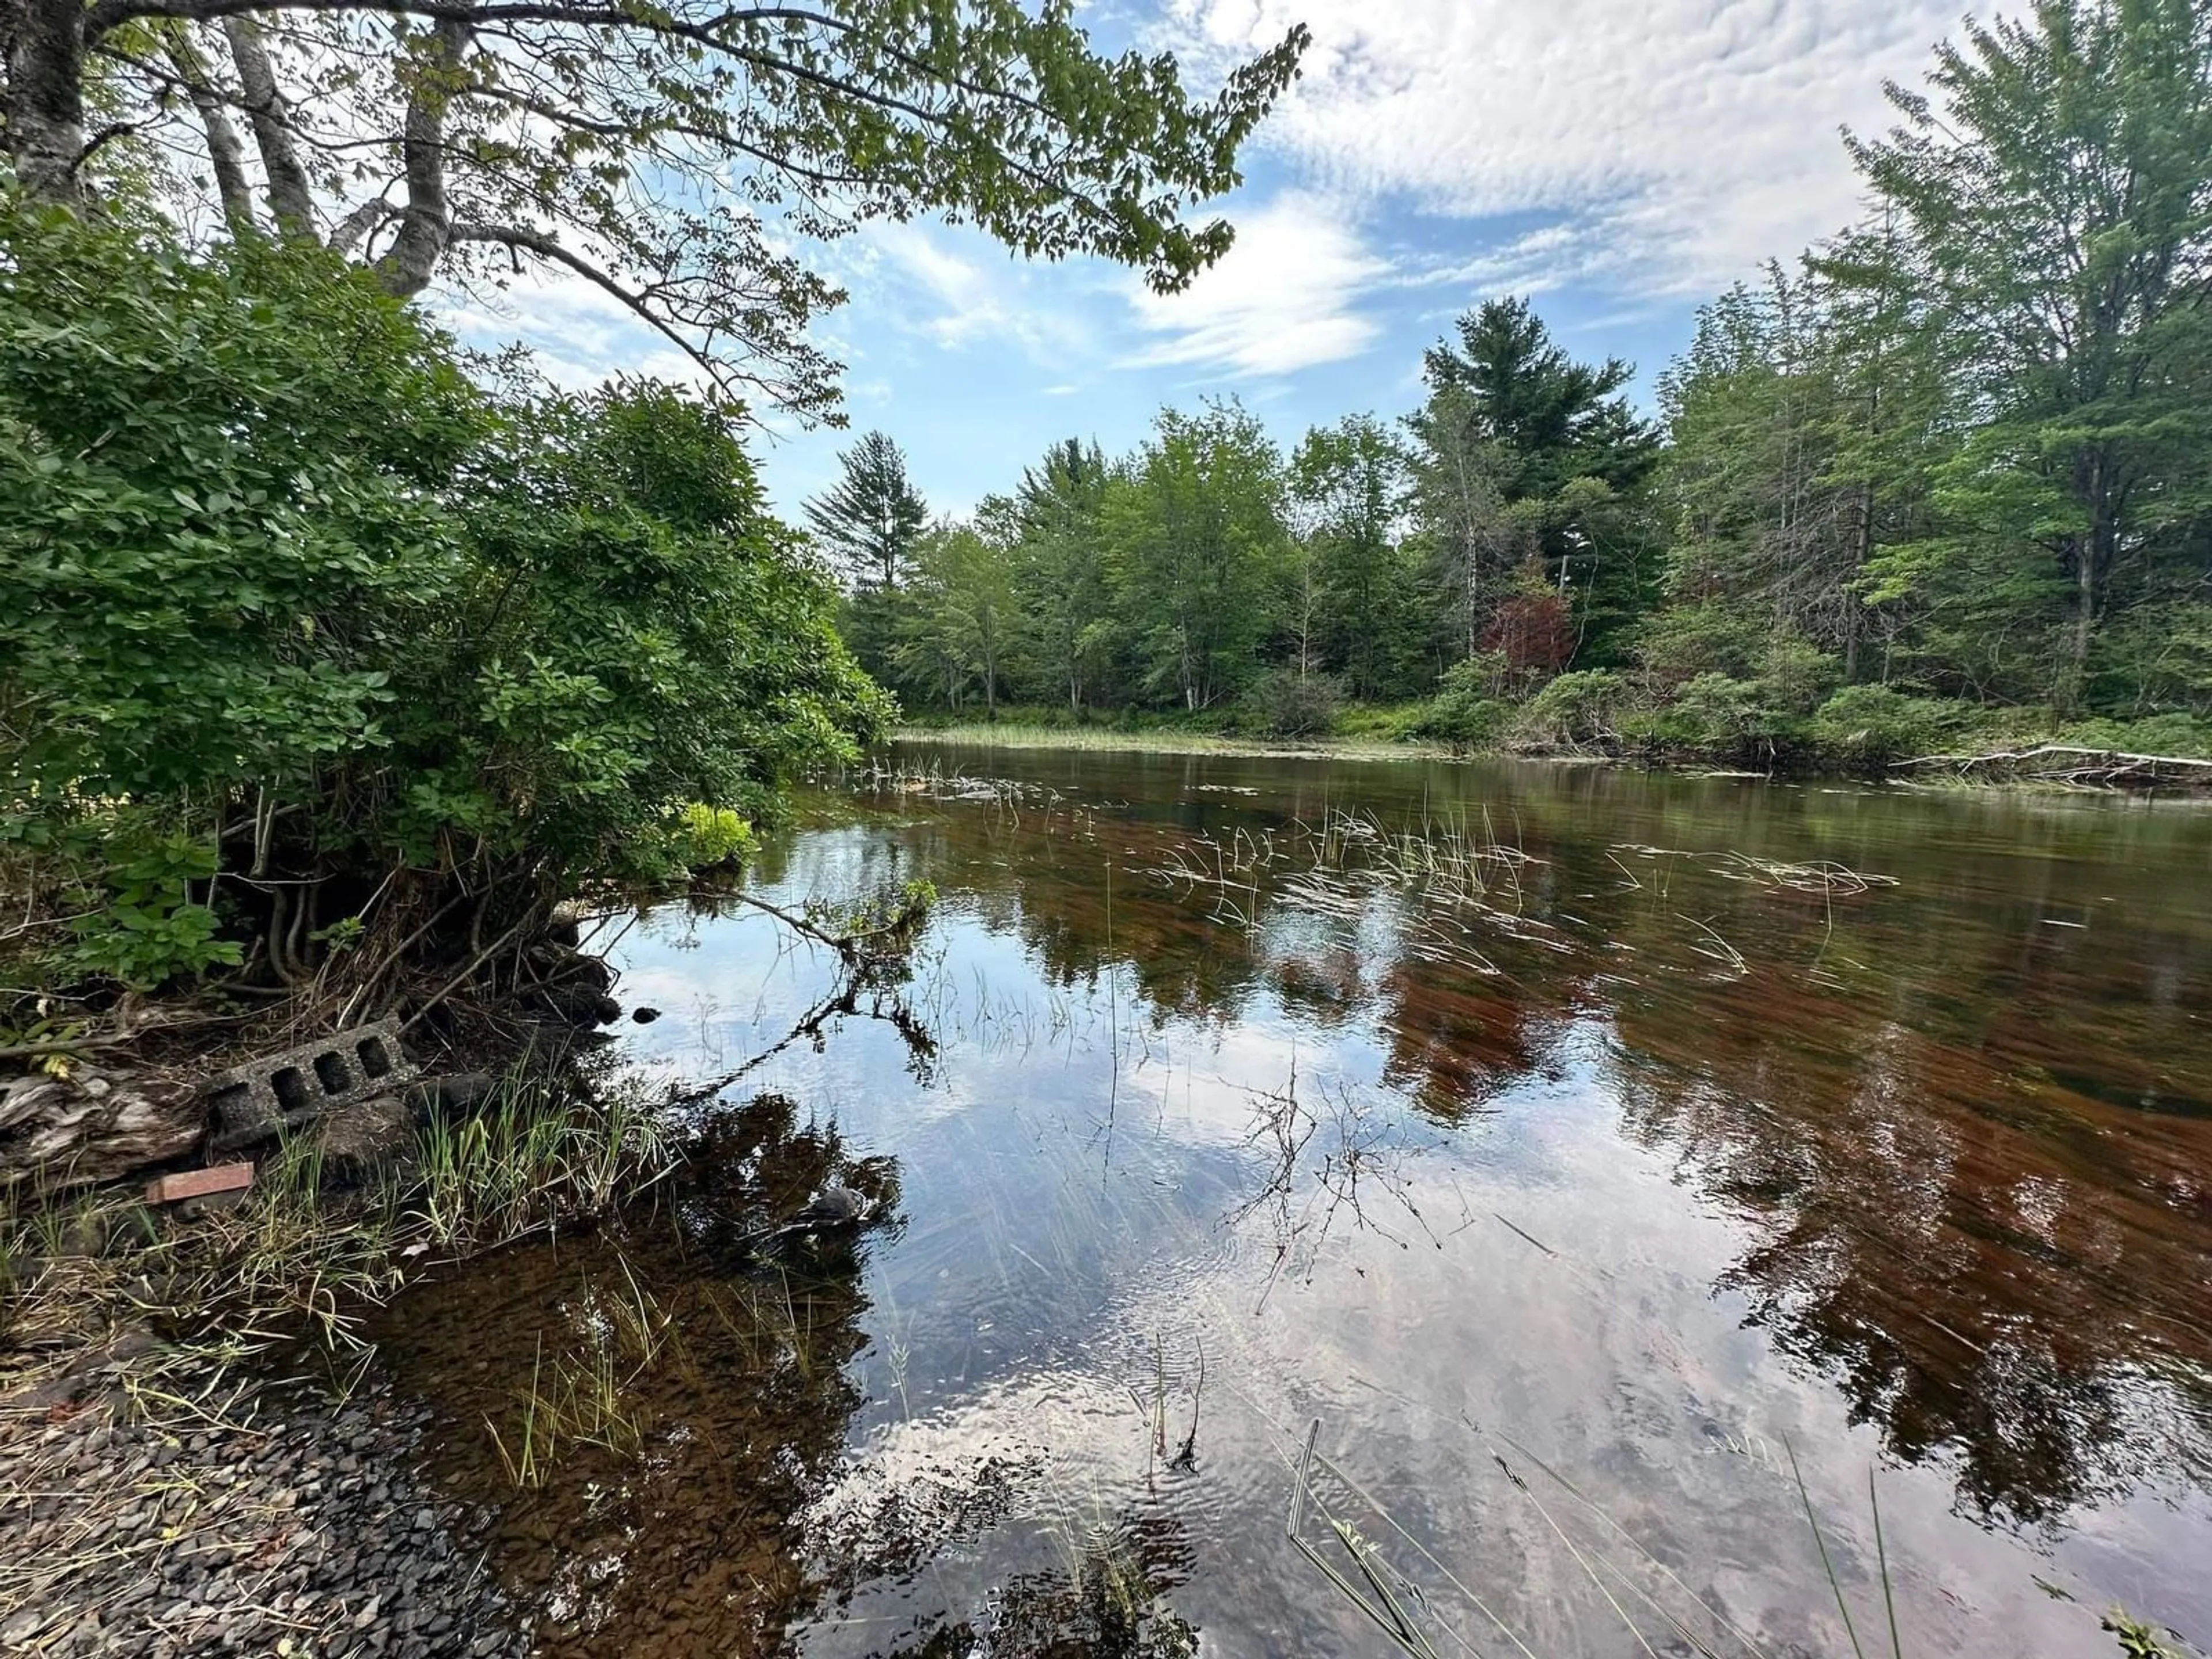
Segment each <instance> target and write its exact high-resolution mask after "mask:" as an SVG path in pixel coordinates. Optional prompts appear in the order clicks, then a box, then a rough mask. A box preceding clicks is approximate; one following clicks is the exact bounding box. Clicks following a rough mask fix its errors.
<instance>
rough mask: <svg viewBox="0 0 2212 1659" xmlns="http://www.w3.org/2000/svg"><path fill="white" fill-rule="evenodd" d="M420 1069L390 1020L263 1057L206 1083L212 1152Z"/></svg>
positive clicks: (386, 1087) (400, 1081) (394, 1083)
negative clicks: (211, 1112)
mask: <svg viewBox="0 0 2212 1659" xmlns="http://www.w3.org/2000/svg"><path fill="white" fill-rule="evenodd" d="M421 1070H422V1068H421V1067H420V1066H417V1065H416V1063H415V1062H414V1061H413V1060H410V1059H408V1058H407V1051H406V1050H405V1049H404V1048H402V1047H401V1046H400V1042H399V1028H398V1026H397V1025H396V1024H393V1023H392V1022H391V1021H390V1020H382V1021H379V1022H378V1023H377V1024H374V1025H363V1026H360V1027H357V1028H356V1030H350V1031H341V1032H339V1033H338V1034H337V1036H331V1037H325V1038H323V1039H322V1040H321V1041H319V1042H307V1043H302V1044H301V1046H300V1047H298V1048H289V1049H287V1050H285V1051H284V1052H283V1054H269V1055H265V1056H264V1057H263V1058H262V1059H259V1060H254V1061H253V1062H252V1064H250V1065H246V1066H239V1067H237V1068H236V1069H235V1070H234V1071H229V1072H226V1073H223V1074H222V1076H221V1077H219V1078H217V1079H215V1082H214V1083H213V1084H212V1085H210V1088H211V1095H210V1105H211V1106H212V1107H213V1108H214V1110H215V1146H216V1151H218V1152H232V1151H235V1150H236V1149H237V1148H239V1147H240V1146H252V1144H253V1143H254V1142H256V1141H258V1140H266V1139H270V1137H271V1136H273V1135H276V1134H277V1133H281V1132H282V1131H283V1130H286V1129H296V1128H299V1127H301V1126H302V1125H304V1124H308V1123H312V1122H313V1121H315V1120H316V1119H317V1118H319V1117H320V1116H322V1115H323V1114H325V1112H328V1111H331V1110H333V1109H336V1108H337V1107H340V1106H349V1105H351V1104H352V1103H354V1102H355V1101H357V1100H369V1099H373V1098H374V1097H376V1096H378V1095H385V1094H391V1093H392V1092H393V1091H396V1090H398V1089H400V1088H403V1087H404V1086H405V1085H407V1084H408V1083H410V1082H411V1081H413V1079H415V1077H416V1074H417V1073H419V1072H420V1071H421Z"/></svg>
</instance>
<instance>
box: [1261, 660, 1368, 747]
mask: <svg viewBox="0 0 2212 1659" xmlns="http://www.w3.org/2000/svg"><path fill="white" fill-rule="evenodd" d="M1246 706H1247V708H1248V709H1249V712H1250V715H1251V717H1252V719H1253V720H1255V722H1256V723H1257V725H1258V726H1259V729H1260V730H1261V732H1264V733H1265V734H1267V736H1269V737H1275V738H1318V737H1326V736H1328V733H1329V732H1331V731H1333V730H1334V729H1335V726H1336V717H1337V714H1338V713H1339V712H1340V710H1341V709H1342V708H1343V707H1344V686H1343V684H1342V682H1340V681H1339V680H1338V679H1336V678H1334V676H1332V675H1328V674H1301V673H1298V672H1297V671H1295V670H1292V669H1288V668H1277V669H1272V670H1270V671H1268V672H1267V673H1266V674H1263V675H1262V676H1261V678H1260V679H1259V681H1258V682H1257V683H1256V684H1255V685H1254V686H1253V688H1252V690H1250V692H1249V693H1248V694H1247V696H1246Z"/></svg>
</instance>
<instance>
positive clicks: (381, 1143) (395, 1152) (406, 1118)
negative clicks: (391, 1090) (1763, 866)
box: [314, 1095, 417, 1187]
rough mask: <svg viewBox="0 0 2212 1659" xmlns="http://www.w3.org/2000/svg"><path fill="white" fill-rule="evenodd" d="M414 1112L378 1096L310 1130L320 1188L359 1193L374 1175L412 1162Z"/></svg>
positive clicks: (395, 1099)
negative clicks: (318, 1165)
mask: <svg viewBox="0 0 2212 1659" xmlns="http://www.w3.org/2000/svg"><path fill="white" fill-rule="evenodd" d="M415 1122H416V1119H415V1109H414V1108H413V1107H412V1106H410V1105H409V1104H408V1103H407V1102H406V1101H405V1100H404V1099H402V1098H401V1097H399V1096H398V1095H378V1096H375V1097H373V1098H371V1099H368V1100H362V1101H356V1102H355V1103H353V1104H351V1105H349V1106H344V1107H341V1108H340V1109H337V1111H335V1112H332V1113H331V1115H329V1116H327V1117H325V1118H324V1119H323V1120H322V1121H321V1122H319V1123H318V1124H316V1125H315V1131H314V1133H315V1146H316V1150H317V1152H319V1154H320V1156H321V1158H322V1166H323V1185H325V1187H359V1186H362V1185H364V1184H366V1183H367V1182H370V1181H372V1180H374V1178H375V1176H376V1175H377V1173H378V1172H379V1171H380V1170H386V1169H392V1168H397V1167H398V1166H399V1165H401V1164H406V1163H408V1162H410V1161H411V1160H412V1158H413V1157H414V1154H415V1149H416V1144H417V1143H416V1139H415Z"/></svg>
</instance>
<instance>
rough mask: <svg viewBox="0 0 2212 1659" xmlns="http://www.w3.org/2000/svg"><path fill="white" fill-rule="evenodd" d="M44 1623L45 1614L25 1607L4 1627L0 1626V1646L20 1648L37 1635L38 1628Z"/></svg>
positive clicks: (34, 1608)
mask: <svg viewBox="0 0 2212 1659" xmlns="http://www.w3.org/2000/svg"><path fill="white" fill-rule="evenodd" d="M45 1623H46V1614H44V1613H40V1611H39V1610H38V1609H37V1608H36V1607H25V1608H24V1609H23V1610H22V1611H21V1612H20V1613H15V1615H14V1616H13V1617H11V1618H10V1619H9V1620H8V1622H7V1623H6V1624H4V1625H0V1644H6V1645H7V1646H9V1647H21V1646H22V1645H23V1644H25V1643H27V1642H28V1641H29V1640H30V1639H31V1638H33V1636H36V1635H37V1634H38V1633H39V1626H41V1625H43V1624H45Z"/></svg>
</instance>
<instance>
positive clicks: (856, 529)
mask: <svg viewBox="0 0 2212 1659" xmlns="http://www.w3.org/2000/svg"><path fill="white" fill-rule="evenodd" d="M837 459H838V463H839V465H840V466H841V467H842V471H843V476H842V477H841V478H840V479H839V480H838V481H837V483H836V484H834V485H833V486H831V487H830V488H829V489H827V490H825V491H823V493H822V494H821V495H817V496H816V497H815V498H814V499H813V500H812V501H809V502H807V504H806V520H807V522H808V523H809V524H810V525H811V526H813V529H814V537H815V539H816V541H817V542H818V543H820V544H822V546H823V548H824V549H825V550H826V551H827V552H828V553H829V558H830V562H832V564H833V565H835V566H836V568H837V570H838V573H839V574H840V575H841V576H842V578H843V580H844V583H845V588H846V601H845V612H846V616H847V618H848V621H847V628H846V638H847V640H848V642H849V643H850V644H851V646H852V647H853V654H854V656H856V657H858V658H859V659H860V663H861V665H862V666H863V667H865V668H866V670H867V671H869V672H870V673H871V674H872V675H874V676H875V677H876V678H878V680H885V681H890V680H895V679H896V678H898V674H897V669H896V664H895V663H894V662H893V660H892V653H893V651H894V649H895V647H896V642H897V638H898V635H899V632H900V623H901V612H902V609H903V608H904V607H903V606H902V602H901V599H900V592H899V590H900V588H901V587H902V586H903V585H904V583H905V580H906V577H907V567H908V561H909V559H910V557H911V556H912V554H913V551H914V545H915V539H916V538H918V537H920V536H921V532H922V526H925V525H927V523H928V522H929V508H928V507H927V505H926V504H925V503H924V502H923V501H922V499H921V492H920V491H918V490H917V489H915V487H914V486H913V484H912V483H909V482H908V478H907V475H906V454H905V452H904V451H902V450H901V449H900V448H899V447H898V445H897V444H896V443H894V442H893V441H891V439H890V436H889V435H887V434H884V433H882V432H871V433H868V434H867V435H866V436H864V437H863V438H861V440H860V441H859V442H858V443H856V444H854V446H853V447H851V448H849V449H848V450H845V451H844V452H843V453H841V454H840V455H839V456H838V458H837Z"/></svg>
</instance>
